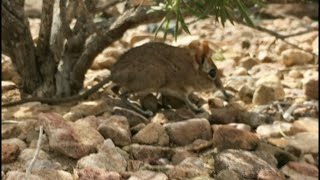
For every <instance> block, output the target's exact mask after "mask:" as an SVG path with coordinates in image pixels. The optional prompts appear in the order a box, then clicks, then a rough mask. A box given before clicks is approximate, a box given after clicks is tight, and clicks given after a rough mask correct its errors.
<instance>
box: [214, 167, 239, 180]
mask: <svg viewBox="0 0 320 180" xmlns="http://www.w3.org/2000/svg"><path fill="white" fill-rule="evenodd" d="M216 179H217V180H231V179H232V180H240V178H239V175H238V174H237V173H236V172H234V171H233V170H229V169H224V170H222V171H220V172H219V173H218V175H217V177H216Z"/></svg>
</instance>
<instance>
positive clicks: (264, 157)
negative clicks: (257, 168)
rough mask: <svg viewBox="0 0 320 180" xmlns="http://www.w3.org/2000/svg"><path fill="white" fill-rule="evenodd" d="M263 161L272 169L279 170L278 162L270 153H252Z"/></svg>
mask: <svg viewBox="0 0 320 180" xmlns="http://www.w3.org/2000/svg"><path fill="white" fill-rule="evenodd" d="M252 153H253V154H255V155H256V156H258V157H259V158H261V159H262V160H264V161H266V162H267V163H268V164H270V165H271V166H272V167H274V168H277V164H278V160H277V159H276V157H275V156H274V155H273V154H270V153H269V152H268V151H257V150H256V151H254V152H252Z"/></svg>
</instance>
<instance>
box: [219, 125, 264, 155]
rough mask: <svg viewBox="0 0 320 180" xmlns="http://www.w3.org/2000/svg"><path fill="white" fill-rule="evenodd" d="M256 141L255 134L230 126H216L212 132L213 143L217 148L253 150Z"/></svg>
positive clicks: (257, 139) (256, 143)
mask: <svg viewBox="0 0 320 180" xmlns="http://www.w3.org/2000/svg"><path fill="white" fill-rule="evenodd" d="M258 143H259V138H258V137H257V136H256V135H255V134H253V133H251V132H248V131H244V130H240V129H236V128H233V127H230V126H221V127H218V128H217V129H216V130H214V133H213V145H214V146H215V147H217V148H218V149H219V150H223V149H245V150H253V149H255V148H256V147H257V145H258Z"/></svg>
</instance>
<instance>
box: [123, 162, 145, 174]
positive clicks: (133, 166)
mask: <svg viewBox="0 0 320 180" xmlns="http://www.w3.org/2000/svg"><path fill="white" fill-rule="evenodd" d="M143 165H144V163H143V161H140V160H128V167H127V171H133V172H135V171H139V170H140V169H141V167H142V166H143Z"/></svg>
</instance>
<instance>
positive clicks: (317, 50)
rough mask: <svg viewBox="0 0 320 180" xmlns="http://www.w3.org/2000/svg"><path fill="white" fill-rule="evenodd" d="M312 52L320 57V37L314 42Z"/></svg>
mask: <svg viewBox="0 0 320 180" xmlns="http://www.w3.org/2000/svg"><path fill="white" fill-rule="evenodd" d="M312 52H313V53H315V54H318V55H319V36H317V38H316V39H315V40H314V41H313V42H312Z"/></svg>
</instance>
